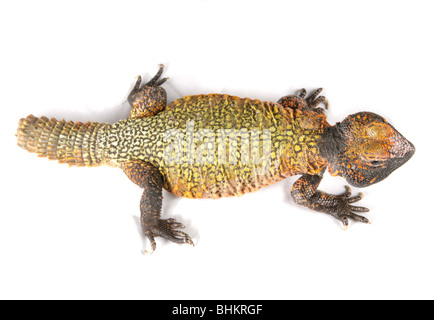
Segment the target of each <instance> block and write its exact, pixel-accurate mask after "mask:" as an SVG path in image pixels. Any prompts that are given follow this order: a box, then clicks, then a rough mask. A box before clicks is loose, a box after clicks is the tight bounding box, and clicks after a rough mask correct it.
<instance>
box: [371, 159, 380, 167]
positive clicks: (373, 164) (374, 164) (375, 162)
mask: <svg viewBox="0 0 434 320" xmlns="http://www.w3.org/2000/svg"><path fill="white" fill-rule="evenodd" d="M370 164H371V166H373V167H379V166H381V165H382V161H378V160H372V161H370Z"/></svg>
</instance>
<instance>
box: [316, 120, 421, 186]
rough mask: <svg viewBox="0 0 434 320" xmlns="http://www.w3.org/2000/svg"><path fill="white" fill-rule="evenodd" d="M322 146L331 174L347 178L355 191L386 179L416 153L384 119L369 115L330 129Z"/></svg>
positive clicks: (411, 145) (408, 142)
mask: <svg viewBox="0 0 434 320" xmlns="http://www.w3.org/2000/svg"><path fill="white" fill-rule="evenodd" d="M321 145H322V148H323V150H321V151H324V155H325V157H326V159H327V160H328V162H329V172H330V174H331V175H333V176H336V175H338V176H341V177H344V178H345V179H346V180H347V182H348V183H349V184H351V185H353V186H355V187H366V186H369V185H371V184H373V183H376V182H379V181H381V180H383V179H385V178H386V177H387V176H389V174H391V173H392V172H393V171H394V170H396V169H397V168H399V167H400V166H402V165H403V164H404V163H405V162H407V161H408V160H409V159H410V158H411V157H412V156H413V154H414V152H415V150H416V149H415V147H414V146H413V144H412V143H411V142H410V141H408V140H407V139H406V138H404V136H403V135H401V134H400V133H399V132H398V131H397V130H396V129H395V128H394V127H393V126H392V125H390V124H389V123H387V122H386V120H385V119H384V118H383V117H381V116H379V115H377V114H375V113H370V112H359V113H356V114H353V115H350V116H348V117H347V118H345V120H344V121H342V122H340V123H337V124H336V125H335V126H333V127H330V131H329V132H328V133H327V134H326V135H325V139H324V140H323V142H322V144H321Z"/></svg>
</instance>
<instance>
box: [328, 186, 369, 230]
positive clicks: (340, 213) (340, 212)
mask: <svg viewBox="0 0 434 320" xmlns="http://www.w3.org/2000/svg"><path fill="white" fill-rule="evenodd" d="M345 188H346V189H347V191H346V192H345V193H343V194H342V195H339V196H334V197H333V198H332V199H330V201H325V203H324V205H325V206H327V207H328V213H330V214H331V215H332V216H333V217H335V218H336V219H338V220H339V221H341V222H342V224H343V225H344V230H346V229H347V228H348V218H351V219H353V220H355V221H359V222H364V223H370V222H369V220H368V219H367V218H365V217H362V216H360V215H358V214H356V213H355V212H368V211H369V209H368V208H365V207H359V206H353V205H350V204H351V203H354V202H357V201H359V200H361V199H362V197H363V194H362V193H359V194H358V195H357V196H353V197H352V196H351V188H350V187H349V186H346V187H345ZM327 196H330V195H327ZM327 202H329V206H328V205H327V204H326V203H327Z"/></svg>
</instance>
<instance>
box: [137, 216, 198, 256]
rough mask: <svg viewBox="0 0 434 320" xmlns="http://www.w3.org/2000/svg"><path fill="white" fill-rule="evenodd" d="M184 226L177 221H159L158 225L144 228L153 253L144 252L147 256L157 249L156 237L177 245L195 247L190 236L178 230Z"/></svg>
mask: <svg viewBox="0 0 434 320" xmlns="http://www.w3.org/2000/svg"><path fill="white" fill-rule="evenodd" d="M183 228H185V227H184V225H183V224H182V223H180V222H177V221H176V220H175V219H166V220H163V219H159V220H158V221H157V223H156V224H155V225H154V224H151V225H147V224H146V223H145V225H144V226H143V229H144V233H145V235H146V237H147V238H148V239H149V241H150V242H151V251H146V250H145V251H144V252H145V254H151V253H152V252H154V251H155V248H156V247H157V245H156V243H155V239H154V237H162V238H165V239H167V240H170V241H172V242H175V243H188V244H191V245H192V246H194V243H193V241H192V240H191V238H190V236H189V235H188V234H186V233H185V232H183V231H179V230H176V229H183Z"/></svg>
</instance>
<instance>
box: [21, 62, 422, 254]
mask: <svg viewBox="0 0 434 320" xmlns="http://www.w3.org/2000/svg"><path fill="white" fill-rule="evenodd" d="M163 68H164V67H163V65H159V69H158V72H157V73H156V75H155V76H154V77H153V78H152V79H150V80H149V81H148V82H147V83H145V84H143V85H142V77H141V76H138V77H137V81H136V83H135V85H134V87H133V88H132V90H131V92H130V94H129V95H128V102H129V104H130V105H131V112H130V114H129V116H128V118H126V119H122V120H120V121H118V122H116V123H114V124H107V123H99V122H93V123H91V122H86V123H82V122H74V121H65V120H62V121H58V120H56V119H55V118H51V119H48V118H47V117H45V116H42V117H39V118H38V117H35V116H33V115H29V116H27V117H26V118H22V119H20V120H19V125H18V129H17V134H16V136H17V141H18V142H17V144H18V146H20V147H21V148H23V149H25V150H27V151H29V152H32V153H36V154H37V155H38V156H39V157H48V159H51V160H57V161H58V162H59V163H67V164H68V165H69V166H87V167H95V166H101V165H108V166H112V167H117V168H120V169H122V170H123V172H124V173H125V174H126V176H127V177H128V178H129V179H130V180H131V181H132V182H134V183H135V184H136V185H138V186H139V187H141V188H142V189H143V194H142V196H141V199H140V225H141V228H142V230H143V233H144V235H145V236H146V237H147V239H149V241H150V244H151V250H150V251H149V252H148V251H146V250H145V252H146V253H152V252H154V251H155V249H156V241H155V238H156V237H162V238H165V239H168V240H170V241H172V242H174V243H180V244H184V243H186V244H191V245H193V241H192V239H191V237H190V236H189V235H188V234H187V233H185V232H184V231H181V230H180V229H183V228H185V227H184V225H183V224H182V223H180V222H178V221H176V220H175V219H172V218H168V219H162V217H161V209H162V203H163V196H162V195H163V193H162V192H163V189H165V190H167V191H168V192H171V193H172V194H174V195H176V196H179V197H186V198H212V199H217V198H221V197H230V196H241V195H243V194H245V193H248V192H253V191H256V190H258V189H260V188H263V187H266V186H268V185H270V184H273V183H276V182H278V181H281V180H282V179H285V178H287V177H289V176H293V175H301V177H300V178H298V179H297V180H296V181H295V182H294V184H293V185H292V187H291V190H290V193H291V196H292V198H293V200H294V202H295V203H296V204H298V205H301V206H305V207H308V208H310V209H313V210H315V211H319V212H324V213H327V214H330V215H331V216H333V217H334V218H336V219H338V220H339V221H341V222H342V224H343V227H344V228H347V226H348V224H349V219H352V220H355V221H359V222H364V223H369V220H368V219H367V218H366V217H364V216H362V215H360V213H364V212H368V211H369V210H368V209H367V208H366V207H362V206H356V205H354V203H355V202H358V201H359V200H361V199H362V193H359V194H358V195H352V192H351V189H350V187H349V186H346V191H345V192H344V193H343V194H340V195H333V194H329V193H326V192H323V191H320V190H319V189H318V187H319V184H320V182H321V180H322V179H323V175H324V173H325V171H326V170H327V168H328V171H329V173H330V174H331V175H332V176H340V177H343V178H345V179H346V181H347V182H348V184H350V185H352V186H355V187H359V188H361V187H366V186H369V185H372V184H374V183H377V182H380V181H381V180H383V179H385V178H386V177H387V176H388V175H389V174H391V173H392V172H393V171H394V170H395V169H397V168H398V167H400V166H401V165H403V164H404V163H405V162H407V161H408V160H409V159H410V158H411V157H412V155H413V154H414V152H415V147H414V145H413V144H412V143H411V142H409V141H408V140H407V139H406V138H405V137H404V136H403V135H401V134H400V133H399V132H398V131H397V130H396V129H395V128H394V127H393V126H392V125H391V124H389V123H388V122H387V121H386V120H385V119H384V118H383V117H381V116H379V115H377V114H375V113H372V112H358V113H355V114H352V115H349V116H347V117H346V118H345V119H344V120H343V121H341V122H338V123H336V124H335V125H330V124H329V123H328V122H327V119H326V115H325V109H328V101H327V99H326V98H325V97H324V96H320V95H319V94H320V93H321V91H322V89H321V88H320V89H318V90H316V91H315V92H313V93H312V94H311V95H309V96H307V91H306V90H305V89H300V90H299V91H298V93H297V94H292V95H287V96H284V97H282V98H280V99H279V100H278V101H277V102H270V101H261V100H258V99H250V98H240V97H237V96H231V95H227V94H200V95H190V96H185V97H183V98H180V99H176V100H174V101H173V102H171V103H169V104H167V94H166V91H165V89H164V88H163V87H162V85H163V84H164V83H165V82H166V81H167V79H168V78H162V77H161V76H162V74H163ZM321 104H323V105H324V106H323V107H320V105H321Z"/></svg>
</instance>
